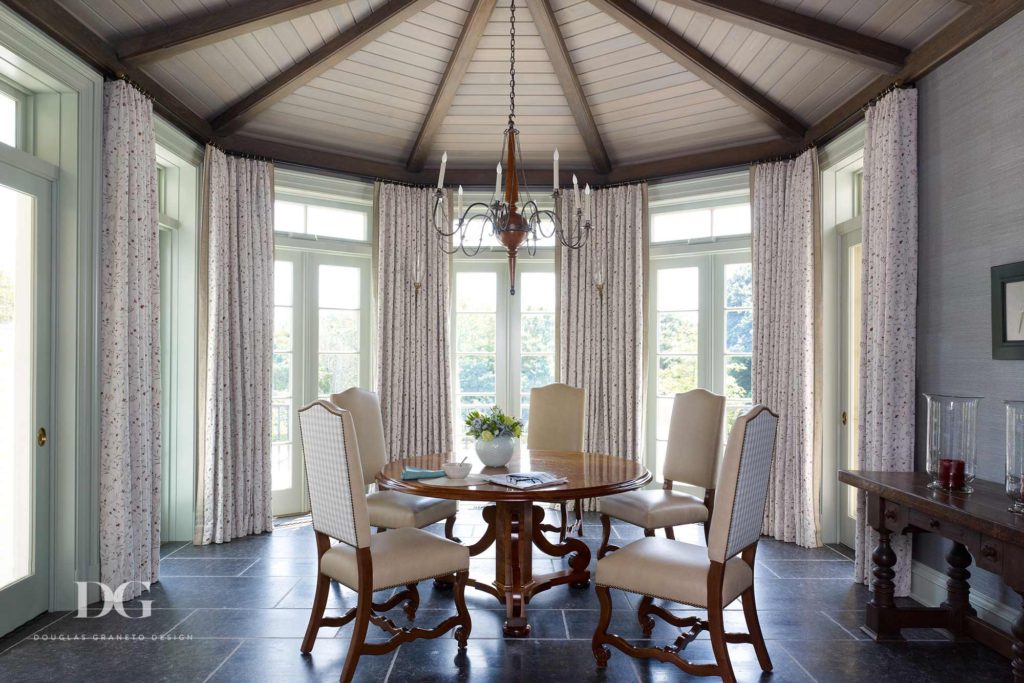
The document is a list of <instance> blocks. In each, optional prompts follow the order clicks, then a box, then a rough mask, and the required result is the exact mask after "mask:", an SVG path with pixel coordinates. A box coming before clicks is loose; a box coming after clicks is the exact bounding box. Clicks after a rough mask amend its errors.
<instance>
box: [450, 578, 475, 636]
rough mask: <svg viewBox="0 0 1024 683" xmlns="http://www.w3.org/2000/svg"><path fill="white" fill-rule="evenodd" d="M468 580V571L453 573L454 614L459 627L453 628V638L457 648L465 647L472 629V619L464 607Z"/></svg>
mask: <svg viewBox="0 0 1024 683" xmlns="http://www.w3.org/2000/svg"><path fill="white" fill-rule="evenodd" d="M468 580H469V572H456V574H455V591H454V592H455V595H454V598H455V614H456V616H457V617H458V618H459V627H458V628H457V629H455V640H457V641H459V649H460V650H464V649H466V643H467V641H468V640H469V634H470V633H471V632H472V631H473V620H472V618H471V617H470V616H469V610H468V609H466V581H468Z"/></svg>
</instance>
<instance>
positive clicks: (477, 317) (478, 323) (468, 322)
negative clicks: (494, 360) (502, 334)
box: [456, 313, 497, 353]
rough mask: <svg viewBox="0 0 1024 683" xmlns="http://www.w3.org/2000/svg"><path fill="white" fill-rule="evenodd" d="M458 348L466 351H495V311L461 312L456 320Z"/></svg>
mask: <svg viewBox="0 0 1024 683" xmlns="http://www.w3.org/2000/svg"><path fill="white" fill-rule="evenodd" d="M456 334H457V335H458V345H457V348H458V350H459V351H461V352H465V353H494V344H495V340H496V338H497V330H496V329H495V316H494V314H493V313H460V314H459V316H458V319H457V321H456Z"/></svg>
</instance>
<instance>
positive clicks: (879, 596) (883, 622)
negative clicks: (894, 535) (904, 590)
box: [867, 525, 902, 640]
mask: <svg viewBox="0 0 1024 683" xmlns="http://www.w3.org/2000/svg"><path fill="white" fill-rule="evenodd" d="M880 526H881V525H880ZM877 531H878V547H876V548H875V551H874V552H873V553H872V554H871V559H872V561H873V562H874V563H875V569H874V575H875V580H874V581H873V582H872V584H871V589H872V595H871V601H870V602H868V605H867V627H868V628H869V629H870V630H871V631H873V632H874V636H875V638H876V639H878V640H901V639H902V636H901V635H900V630H899V628H897V627H895V626H894V625H893V624H892V623H891V622H892V618H893V617H894V616H895V615H896V601H895V600H894V596H895V594H896V584H894V583H893V581H892V580H893V578H894V577H895V576H896V572H895V571H893V567H894V566H896V551H894V550H893V549H892V546H891V545H890V544H889V537H890V536H891V532H890V531H889V530H888V529H886V528H884V527H882V528H879V529H877Z"/></svg>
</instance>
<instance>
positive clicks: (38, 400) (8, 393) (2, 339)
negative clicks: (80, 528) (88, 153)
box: [0, 162, 53, 635]
mask: <svg viewBox="0 0 1024 683" xmlns="http://www.w3.org/2000/svg"><path fill="white" fill-rule="evenodd" d="M51 234H52V205H51V183H50V181H48V180H45V179H43V178H40V177H38V176H35V175H32V174H29V173H27V172H25V171H22V170H20V169H18V168H15V167H13V166H9V165H7V164H5V163H2V162H0V243H2V244H3V245H4V246H3V249H0V635H3V634H4V633H7V632H8V631H10V630H12V629H14V628H15V627H17V626H20V625H21V624H23V623H25V622H26V621H28V620H29V619H31V618H33V617H35V616H36V615H38V614H40V613H42V612H45V611H46V610H47V609H48V608H49V601H50V546H49V542H50V514H49V510H50V450H51V448H50V445H49V439H50V435H49V434H47V431H46V430H47V428H48V426H49V424H50V399H51V391H50V381H51V378H50V367H51V366H52V360H53V359H52V347H51V345H50V326H51V323H50V316H51V305H50V297H51V284H50V283H51V279H50V277H51V272H50V260H51Z"/></svg>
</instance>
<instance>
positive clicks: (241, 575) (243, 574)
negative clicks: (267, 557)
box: [236, 557, 260, 578]
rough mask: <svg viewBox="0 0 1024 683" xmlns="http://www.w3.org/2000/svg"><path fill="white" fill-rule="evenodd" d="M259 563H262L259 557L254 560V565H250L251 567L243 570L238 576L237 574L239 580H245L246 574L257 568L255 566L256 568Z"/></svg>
mask: <svg viewBox="0 0 1024 683" xmlns="http://www.w3.org/2000/svg"><path fill="white" fill-rule="evenodd" d="M259 561H260V558H258V557H257V558H256V559H254V560H253V561H252V564H250V565H249V566H248V567H246V568H245V569H243V570H242V571H241V572H239V573H238V574H236V576H238V577H239V578H243V577H245V573H246V572H247V571H249V570H250V569H252V568H253V567H255V566H256V564H257V563H258V562H259Z"/></svg>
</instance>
